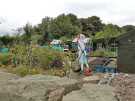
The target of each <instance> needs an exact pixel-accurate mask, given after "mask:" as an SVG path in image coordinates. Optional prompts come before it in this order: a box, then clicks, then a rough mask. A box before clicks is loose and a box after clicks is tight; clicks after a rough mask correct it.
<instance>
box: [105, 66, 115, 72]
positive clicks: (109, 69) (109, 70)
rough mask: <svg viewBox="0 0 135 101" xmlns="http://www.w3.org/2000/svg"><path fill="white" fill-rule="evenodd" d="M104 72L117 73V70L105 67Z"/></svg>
mask: <svg viewBox="0 0 135 101" xmlns="http://www.w3.org/2000/svg"><path fill="white" fill-rule="evenodd" d="M104 70H105V72H106V73H116V68H111V67H105V68H104Z"/></svg>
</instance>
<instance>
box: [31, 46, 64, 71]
mask: <svg viewBox="0 0 135 101" xmlns="http://www.w3.org/2000/svg"><path fill="white" fill-rule="evenodd" d="M32 57H33V61H32V63H33V66H38V67H41V68H44V69H47V68H50V67H52V66H53V67H63V62H64V61H65V59H66V55H65V53H64V52H59V51H56V50H53V49H51V48H34V49H33V51H32Z"/></svg>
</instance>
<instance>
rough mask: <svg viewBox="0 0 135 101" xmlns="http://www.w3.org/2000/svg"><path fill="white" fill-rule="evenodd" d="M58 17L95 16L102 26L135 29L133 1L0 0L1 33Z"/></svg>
mask: <svg viewBox="0 0 135 101" xmlns="http://www.w3.org/2000/svg"><path fill="white" fill-rule="evenodd" d="M61 13H66V14H67V13H74V14H76V15H77V16H78V17H88V16H93V15H96V16H99V17H100V18H101V20H102V21H103V22H105V23H113V24H117V25H120V26H123V25H127V24H131V25H135V1H134V0H0V22H2V24H0V31H5V30H6V31H10V30H11V29H14V28H16V27H20V26H22V25H24V24H26V23H27V22H30V23H32V24H38V23H40V21H41V19H42V18H43V17H45V16H50V17H56V16H57V15H59V14H61Z"/></svg>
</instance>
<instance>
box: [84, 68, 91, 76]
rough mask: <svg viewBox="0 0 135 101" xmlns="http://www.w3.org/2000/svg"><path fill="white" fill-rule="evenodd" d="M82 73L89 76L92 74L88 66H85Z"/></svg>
mask: <svg viewBox="0 0 135 101" xmlns="http://www.w3.org/2000/svg"><path fill="white" fill-rule="evenodd" d="M84 75H85V76H91V75H92V70H91V69H90V68H85V69H84Z"/></svg>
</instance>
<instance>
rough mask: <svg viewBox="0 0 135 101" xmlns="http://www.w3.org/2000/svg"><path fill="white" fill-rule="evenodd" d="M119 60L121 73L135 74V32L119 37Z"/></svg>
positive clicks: (118, 65)
mask: <svg viewBox="0 0 135 101" xmlns="http://www.w3.org/2000/svg"><path fill="white" fill-rule="evenodd" d="M117 59H118V61H117V67H118V71H119V72H123V73H135V30H132V31H129V32H127V33H125V34H123V35H121V36H119V37H118V57H117Z"/></svg>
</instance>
